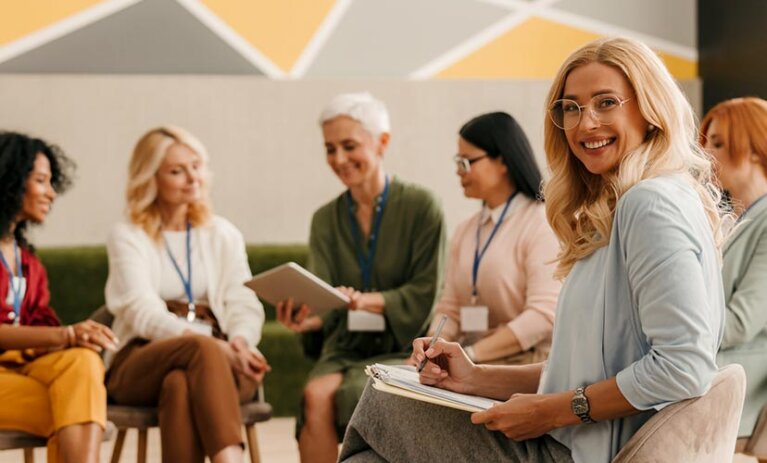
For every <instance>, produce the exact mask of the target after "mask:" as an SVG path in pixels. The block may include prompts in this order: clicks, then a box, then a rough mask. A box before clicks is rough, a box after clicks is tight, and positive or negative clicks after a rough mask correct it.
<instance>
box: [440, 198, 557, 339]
mask: <svg viewBox="0 0 767 463" xmlns="http://www.w3.org/2000/svg"><path fill="white" fill-rule="evenodd" d="M502 209H503V205H501V206H500V207H498V208H496V209H494V210H492V211H489V210H488V209H486V208H485V209H484V210H482V211H481V212H480V213H478V214H476V215H474V216H472V217H471V218H469V219H468V220H466V221H464V222H462V223H461V224H460V225H459V226H458V228H457V229H456V231H455V234H454V236H453V238H452V240H451V242H450V255H449V258H448V266H447V272H446V277H445V287H444V290H443V292H442V296H441V297H440V299H439V302H437V305H436V307H435V315H434V322H433V324H432V331H433V330H434V328H435V325H436V323H437V321H438V320H439V318H440V317H439V315H440V314H446V315H448V321H447V323H446V324H445V327H444V329H443V331H442V337H444V338H445V339H448V340H455V339H457V338H458V337H459V336H460V334H461V330H460V308H461V306H465V305H471V290H472V287H471V269H472V265H473V263H474V250H475V246H476V236H477V224H478V222H479V220H480V218H482V219H483V225H482V230H481V232H480V245H481V246H484V244H485V242H486V241H487V237H488V236H489V235H490V233H491V231H492V229H493V226H494V225H495V222H496V221H497V219H498V218H499V216H500V214H501V210H502ZM557 250H558V243H557V239H556V236H555V235H554V232H553V231H551V228H550V227H549V224H548V222H547V221H546V214H545V209H544V205H543V204H542V203H539V202H535V201H533V200H531V199H529V198H527V197H526V196H522V195H518V196H517V197H516V198H514V200H513V201H512V203H511V205H510V206H509V210H508V211H507V213H506V217H505V218H504V220H503V223H502V224H501V226H500V227H499V229H498V232H496V234H495V237H494V238H493V241H492V242H491V243H490V246H489V247H488V248H487V251H486V252H485V254H484V256H483V257H482V261H481V263H480V266H479V273H478V278H477V293H478V301H477V304H478V305H486V306H487V307H488V308H489V326H490V330H491V331H492V330H494V329H496V328H498V327H500V326H502V325H504V324H505V325H507V326H508V327H509V328H511V330H512V331H513V332H514V334H515V335H516V337H517V339H518V340H519V343H520V345H521V346H522V349H523V350H528V349H530V348H532V347H535V346H537V345H541V346H543V345H546V346H548V344H549V343H550V341H551V332H552V327H553V326H554V311H555V309H556V306H557V297H558V295H559V290H560V288H561V283H560V282H559V281H557V280H555V279H554V277H553V274H554V268H555V266H556V265H555V263H554V259H555V258H556V254H557ZM486 334H489V333H486Z"/></svg>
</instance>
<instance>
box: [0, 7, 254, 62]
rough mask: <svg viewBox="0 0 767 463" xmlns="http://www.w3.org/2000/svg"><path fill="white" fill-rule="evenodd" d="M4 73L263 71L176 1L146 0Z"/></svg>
mask: <svg viewBox="0 0 767 463" xmlns="http://www.w3.org/2000/svg"><path fill="white" fill-rule="evenodd" d="M0 72H14V73H16V72H33V73H104V74H111V73H115V74H177V73H181V74H187V73H188V74H262V73H261V72H260V71H259V70H258V69H256V68H255V67H254V66H253V65H252V64H251V63H249V62H248V61H247V60H245V59H244V58H243V57H242V56H241V55H240V54H238V53H237V52H236V51H234V50H233V49H232V48H231V47H229V46H228V45H227V44H226V43H225V42H223V41H222V40H221V39H220V38H219V37H218V36H216V35H215V34H214V33H213V32H211V31H210V30H209V29H208V28H207V27H206V26H205V25H203V24H202V23H200V22H199V21H198V20H197V19H196V18H195V17H194V16H192V15H191V14H190V13H189V12H188V11H187V10H186V9H184V8H183V7H182V6H181V5H179V4H178V3H176V2H175V1H173V0H144V1H143V2H140V3H137V4H135V5H132V6H130V7H128V8H126V9H124V10H122V11H119V12H117V13H115V14H113V15H111V16H108V17H106V18H104V19H102V20H100V21H97V22H95V23H93V24H90V25H88V26H86V27H84V28H82V29H80V30H78V31H75V32H72V33H70V34H67V35H65V36H63V37H62V38H60V39H58V40H55V41H52V42H50V43H47V44H45V45H43V46H41V47H39V48H36V49H34V50H31V51H29V52H27V53H25V54H23V55H20V56H18V57H16V58H13V59H11V60H8V61H6V62H4V63H0Z"/></svg>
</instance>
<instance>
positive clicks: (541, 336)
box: [507, 309, 552, 351]
mask: <svg viewBox="0 0 767 463" xmlns="http://www.w3.org/2000/svg"><path fill="white" fill-rule="evenodd" d="M507 326H508V327H509V329H511V331H512V332H513V333H514V336H516V337H517V341H519V345H520V347H521V348H522V351H526V350H529V349H531V348H532V347H534V346H535V345H536V344H538V343H539V342H541V341H544V340H546V339H549V338H550V337H551V332H552V324H551V322H550V321H549V320H548V319H547V318H546V317H545V316H544V315H543V314H541V313H539V312H536V311H535V310H532V309H528V310H525V311H524V312H522V313H521V314H519V315H518V316H517V317H516V318H515V319H514V320H511V321H510V322H509V323H507Z"/></svg>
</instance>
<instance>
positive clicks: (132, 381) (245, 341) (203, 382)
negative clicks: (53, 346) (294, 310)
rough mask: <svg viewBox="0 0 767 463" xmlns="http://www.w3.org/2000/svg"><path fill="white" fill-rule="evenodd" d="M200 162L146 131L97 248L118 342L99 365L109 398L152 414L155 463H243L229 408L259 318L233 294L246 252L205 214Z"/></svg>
mask: <svg viewBox="0 0 767 463" xmlns="http://www.w3.org/2000/svg"><path fill="white" fill-rule="evenodd" d="M206 163H207V154H206V151H205V148H204V147H203V146H202V144H201V143H200V142H199V141H198V140H196V139H195V138H194V137H193V136H192V135H191V134H189V133H188V132H186V131H184V130H182V129H180V128H177V127H161V128H157V129H154V130H151V131H149V132H148V133H147V134H145V135H144V136H143V137H142V138H141V139H140V140H139V142H138V144H137V145H136V148H135V149H134V152H133V157H132V158H131V161H130V166H129V180H128V188H127V200H128V221H127V222H125V223H120V224H117V225H116V226H115V227H114V229H113V230H112V232H111V234H110V236H109V239H108V241H107V251H108V253H109V278H108V280H107V285H106V301H107V307H108V308H109V310H110V312H112V314H113V315H114V316H115V321H114V325H113V328H114V330H115V332H116V333H119V334H118V336H119V339H121V340H122V342H123V343H124V344H123V345H122V346H121V349H120V351H118V352H117V354H116V355H114V357H110V358H108V359H107V362H108V366H109V370H108V372H107V391H108V393H109V396H110V398H111V399H112V400H113V401H114V402H116V403H118V404H125V405H143V406H157V407H158V415H159V421H160V434H161V440H162V459H163V461H164V462H178V461H183V462H189V463H196V462H199V463H202V462H203V461H204V459H205V457H206V456H207V457H209V458H210V459H211V461H212V462H213V463H223V462H234V461H237V462H240V461H242V434H241V430H240V416H239V406H238V403H239V402H241V401H245V400H250V399H252V398H253V396H254V394H255V391H256V390H257V388H258V385H259V384H260V383H261V381H262V380H263V377H264V374H265V373H266V372H267V371H268V370H269V365H268V363H267V361H266V359H265V358H264V357H263V355H261V353H260V352H259V351H258V350H257V349H256V345H257V344H258V342H259V340H260V338H261V328H262V326H263V323H264V310H263V307H262V306H261V304H260V303H259V301H258V299H257V298H256V296H255V294H254V293H253V292H252V291H251V290H249V289H248V288H246V287H245V286H243V282H245V281H246V280H248V279H249V278H250V276H251V274H250V268H249V267H248V261H247V255H246V253H245V243H244V241H243V238H242V235H241V234H240V232H239V231H238V230H237V229H236V228H235V227H234V225H232V224H231V223H230V222H228V221H227V220H225V219H223V218H221V217H217V216H213V215H212V214H211V210H210V209H211V208H210V203H209V199H208V188H207V186H208V184H207V179H208V174H207V169H206Z"/></svg>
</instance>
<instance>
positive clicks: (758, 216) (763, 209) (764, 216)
mask: <svg viewBox="0 0 767 463" xmlns="http://www.w3.org/2000/svg"><path fill="white" fill-rule="evenodd" d="M761 222H767V198H765V199H764V200H763V201H759V202H758V203H756V204H754V205H753V206H752V207H751V209H749V210H748V214H747V215H746V216H745V217H743V220H742V221H739V222H738V224H737V225H736V226H735V231H734V232H732V235H731V236H730V237H729V238H728V239H727V242H726V243H725V245H724V249H723V250H722V253H725V252H727V250H728V249H729V248H730V246H732V244H733V243H734V242H735V241H737V240H738V238H740V237H741V236H743V231H744V230H748V229H750V228H752V227H753V226H754V225H755V224H756V223H761Z"/></svg>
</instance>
